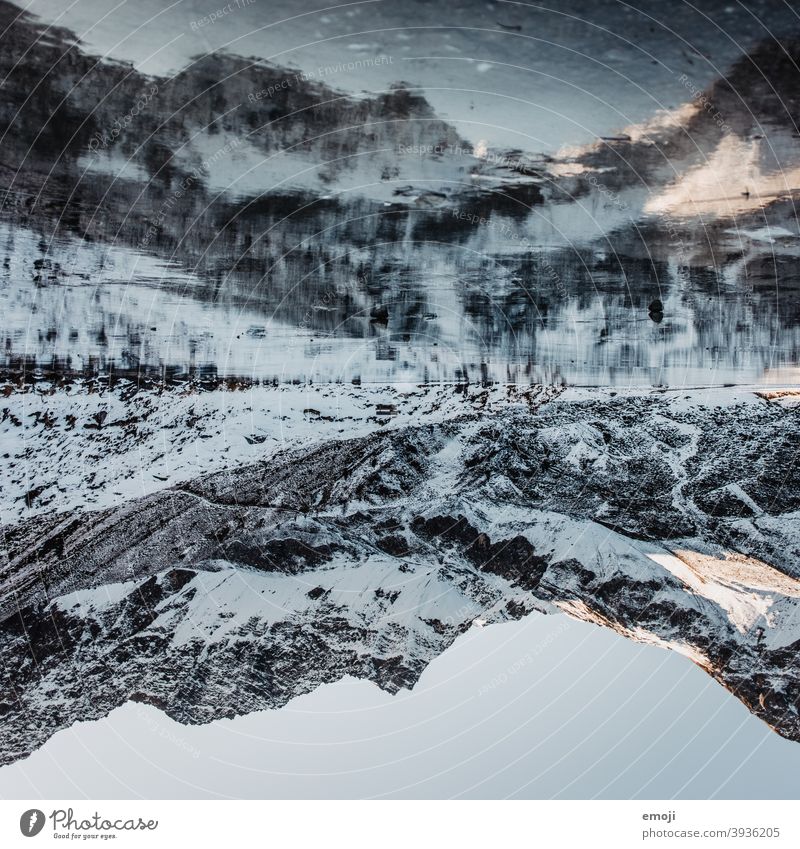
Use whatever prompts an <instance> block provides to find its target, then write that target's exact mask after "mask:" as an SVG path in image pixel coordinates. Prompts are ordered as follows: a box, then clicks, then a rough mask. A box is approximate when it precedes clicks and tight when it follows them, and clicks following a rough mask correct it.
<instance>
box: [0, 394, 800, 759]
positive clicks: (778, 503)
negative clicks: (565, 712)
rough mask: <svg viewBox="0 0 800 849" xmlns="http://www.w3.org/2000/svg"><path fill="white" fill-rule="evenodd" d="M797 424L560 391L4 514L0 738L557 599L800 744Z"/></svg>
mask: <svg viewBox="0 0 800 849" xmlns="http://www.w3.org/2000/svg"><path fill="white" fill-rule="evenodd" d="M797 425H798V412H797V410H796V409H793V408H787V407H785V406H779V405H777V404H772V403H767V402H765V401H763V400H759V399H755V398H753V397H752V396H751V397H750V398H749V399H745V400H742V401H741V402H739V403H732V404H731V405H730V406H728V407H725V408H719V407H714V406H711V405H708V404H706V403H704V402H703V401H702V400H697V399H694V400H692V399H689V400H687V399H686V398H685V397H679V398H670V397H669V396H665V395H660V394H657V393H651V394H648V395H646V396H642V395H631V396H628V397H620V398H608V397H598V395H595V396H594V397H589V398H586V399H583V400H581V399H580V398H578V399H573V400H566V399H565V398H564V397H562V398H561V399H557V400H555V401H551V402H550V403H548V404H545V405H543V406H541V407H540V408H539V409H538V411H533V410H530V409H522V408H520V407H514V406H508V407H506V408H504V409H502V410H500V411H494V412H491V411H488V410H479V411H472V412H467V413H464V414H462V415H461V416H460V417H457V418H455V419H452V420H449V421H446V422H443V423H440V424H421V425H419V426H417V427H409V428H404V429H397V430H394V431H382V432H377V433H375V434H372V435H370V436H366V437H362V438H358V439H351V440H345V441H336V442H330V443H323V444H322V445H320V446H317V447H312V448H308V449H302V450H292V451H286V452H284V453H282V454H278V455H276V456H274V457H272V458H270V459H269V460H267V461H264V462H263V463H256V464H253V465H250V466H246V467H242V468H239V469H238V470H236V471H233V472H231V471H228V472H225V473H219V474H212V475H208V476H206V477H203V478H199V479H196V480H194V481H192V482H190V483H189V484H187V485H184V486H181V487H177V488H174V489H170V490H165V491H163V492H160V493H158V494H155V495H152V496H149V497H147V498H143V499H140V500H138V501H132V502H129V503H128V504H125V505H124V506H122V507H118V508H114V509H108V510H104V511H97V512H87V513H73V514H68V515H59V516H54V517H51V518H42V517H39V518H37V519H35V520H32V521H30V522H27V523H21V524H19V525H16V526H13V527H9V528H7V529H6V531H5V539H6V545H7V554H8V558H7V565H6V566H5V567H4V568H3V571H2V576H1V577H2V608H1V609H2V625H1V626H0V660H2V663H1V664H0V669H2V672H0V681H2V684H1V685H0V693H2V696H0V717H1V718H0V739H2V742H3V746H2V751H3V760H4V762H11V761H13V760H16V759H18V758H21V757H24V756H25V755H27V754H29V753H30V752H31V751H32V750H34V749H35V748H36V747H38V746H39V745H41V744H42V743H43V742H44V741H45V740H47V738H48V737H49V736H50V735H52V734H53V733H54V732H55V731H57V730H58V729H60V728H63V727H66V726H68V725H69V724H71V723H72V722H74V721H76V720H78V719H90V718H97V717H101V716H104V715H106V714H107V713H108V712H109V711H110V710H112V709H113V708H114V707H116V706H117V705H119V704H121V703H123V702H124V701H126V700H129V699H133V700H137V701H145V702H148V703H150V704H153V705H156V706H158V707H159V708H160V709H162V710H164V711H165V712H166V713H168V714H169V715H170V716H171V717H173V718H175V719H177V720H179V721H181V722H191V723H201V722H208V721H211V720H213V719H215V718H218V717H226V716H233V715H236V714H241V713H246V712H248V711H253V710H257V709H263V708H277V707H280V706H282V705H284V704H286V702H287V701H289V700H290V699H291V698H293V697H294V696H296V695H298V694H301V693H304V692H307V691H309V690H311V689H313V688H315V687H317V686H319V685H320V684H321V683H324V682H330V681H335V680H337V679H339V678H341V677H342V676H344V675H354V676H359V677H363V678H367V679H369V680H372V681H374V682H375V683H376V684H377V685H378V686H380V687H382V688H384V689H386V690H388V691H389V692H395V691H397V690H398V689H400V688H402V687H411V686H413V685H414V683H415V682H416V681H417V679H418V678H419V676H420V674H421V673H422V671H423V670H424V668H425V667H426V665H427V664H428V663H429V662H430V660H431V659H433V658H434V657H436V656H437V655H438V654H439V653H441V652H442V651H444V649H446V648H447V647H448V646H449V645H450V644H451V643H452V642H453V640H454V639H455V638H456V637H457V636H458V635H459V634H460V633H462V632H463V631H464V630H466V629H468V628H469V627H470V626H471V625H472V623H473V622H474V620H475V619H476V618H480V619H482V620H484V621H486V622H498V621H503V620H508V619H515V618H519V617H521V616H525V615H528V614H529V613H531V612H532V611H540V612H554V611H557V610H562V611H564V612H566V613H568V614H569V615H572V616H577V617H579V618H583V619H587V620H589V621H593V622H596V623H598V624H601V625H604V626H607V627H611V628H613V629H615V630H617V631H619V632H620V633H622V634H624V635H626V636H629V637H632V638H633V639H639V640H647V641H650V642H655V643H657V644H661V645H664V646H667V647H673V648H675V649H677V650H679V651H681V652H683V653H685V654H687V655H688V656H689V657H690V658H691V659H692V660H694V661H695V662H696V663H698V664H700V665H701V666H702V667H703V668H704V669H706V671H707V672H708V673H709V674H710V675H712V676H713V677H714V678H716V679H717V680H718V681H719V682H720V683H722V684H723V685H724V686H726V687H727V688H728V689H730V690H731V691H732V692H733V693H735V695H736V696H737V697H738V698H740V699H741V700H742V701H743V702H744V703H745V704H746V705H747V706H748V707H749V708H750V710H751V711H753V713H755V714H756V715H758V716H760V717H761V718H762V719H764V720H765V721H766V722H768V723H769V724H770V725H771V726H772V727H773V728H774V729H775V730H776V731H778V732H779V733H780V734H782V735H784V736H786V737H789V738H791V739H796V740H800V718H799V716H798V698H800V680H799V679H798V671H799V670H798V665H799V662H798V649H800V633H798V632H797V628H796V626H795V625H793V624H792V623H793V620H792V613H793V611H794V610H795V609H796V605H797V604H798V603H800V581H798V580H797V576H798V574H800V550H799V547H798V540H800V531H799V529H798V528H799V526H798V519H797V517H796V515H795V512H794V511H795V509H796V502H797V486H796V481H795V447H796V433H797ZM744 434H746V435H747V438H743V435H744ZM756 596H757V597H758V601H757V603H755V602H754V603H752V604H751V602H752V599H753V598H754V597H756ZM731 598H733V599H734V602H735V603H732V602H731Z"/></svg>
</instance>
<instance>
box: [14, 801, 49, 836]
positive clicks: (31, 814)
mask: <svg viewBox="0 0 800 849" xmlns="http://www.w3.org/2000/svg"><path fill="white" fill-rule="evenodd" d="M43 828H44V813H43V812H42V811H40V810H39V809H38V808H31V809H30V810H29V811H25V813H24V814H23V815H22V816H21V817H20V818H19V830H20V831H21V832H22V833H23V834H24V835H25V837H36V835H37V834H38V833H39V832H40V831H41V830H42V829H43Z"/></svg>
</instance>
